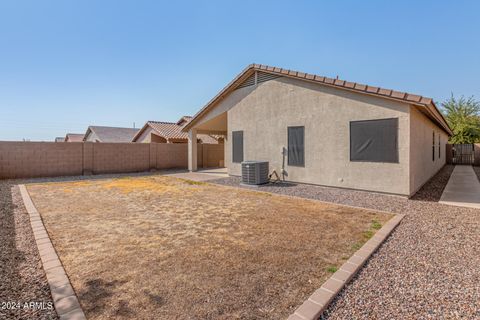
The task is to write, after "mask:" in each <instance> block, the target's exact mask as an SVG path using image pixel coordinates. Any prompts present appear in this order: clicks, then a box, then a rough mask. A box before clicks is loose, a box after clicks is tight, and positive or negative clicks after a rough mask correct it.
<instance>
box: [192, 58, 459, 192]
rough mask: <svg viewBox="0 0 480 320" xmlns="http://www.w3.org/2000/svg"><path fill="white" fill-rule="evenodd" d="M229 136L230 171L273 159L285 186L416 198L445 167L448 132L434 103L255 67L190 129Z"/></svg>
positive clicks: (210, 105)
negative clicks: (246, 162)
mask: <svg viewBox="0 0 480 320" xmlns="http://www.w3.org/2000/svg"><path fill="white" fill-rule="evenodd" d="M183 130H184V131H185V132H188V136H189V169H190V170H192V171H195V170H196V169H197V168H196V163H197V161H196V154H197V152H196V147H197V145H196V143H192V142H193V141H196V139H197V137H196V136H197V134H200V133H202V134H224V135H226V137H227V139H226V141H225V166H226V167H227V168H228V173H229V174H230V175H234V176H239V175H240V174H241V162H242V161H244V160H263V161H269V166H270V168H269V170H270V172H273V170H275V171H276V172H277V173H278V174H280V175H281V176H283V178H285V180H287V181H293V182H299V183H309V184H316V185H325V186H333V187H340V188H351V189H360V190H369V191H377V192H385V193H391V194H399V195H406V196H410V195H413V194H414V193H415V192H416V191H417V190H418V189H419V188H420V187H421V186H422V185H423V184H424V183H425V182H427V181H428V180H429V179H430V178H431V177H432V176H433V175H434V174H435V173H436V172H437V171H438V170H440V168H442V167H443V165H444V164H445V145H446V143H447V140H448V137H449V135H451V133H452V132H451V130H450V128H449V127H448V125H447V123H446V121H445V119H444V117H443V116H442V114H441V113H440V112H439V110H438V109H437V108H436V106H435V104H434V102H433V101H432V99H430V98H425V97H422V96H418V95H413V94H409V93H404V92H398V91H394V90H388V89H382V88H378V87H372V86H367V85H362V84H358V83H353V82H348V81H344V80H339V79H331V78H326V77H321V76H317V75H312V74H307V73H302V72H297V71H291V70H285V69H281V68H276V67H269V66H264V65H257V64H254V65H250V66H248V67H247V68H246V69H245V70H243V71H242V72H241V73H240V74H239V75H238V76H237V77H236V78H235V79H234V80H233V81H232V82H231V83H230V84H228V85H227V86H226V87H225V88H224V89H223V90H222V91H221V92H220V93H219V94H218V95H217V96H215V97H214V98H213V99H212V100H211V101H210V102H209V103H208V104H207V105H206V106H205V107H204V108H202V109H201V110H200V111H199V112H198V113H197V114H196V115H195V116H194V117H193V119H192V120H191V121H190V122H189V123H188V124H187V125H186V126H185V127H184V128H183Z"/></svg>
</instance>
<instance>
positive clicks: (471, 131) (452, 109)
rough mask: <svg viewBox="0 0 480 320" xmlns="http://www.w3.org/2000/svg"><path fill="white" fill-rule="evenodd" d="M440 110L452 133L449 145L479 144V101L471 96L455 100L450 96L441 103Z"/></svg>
mask: <svg viewBox="0 0 480 320" xmlns="http://www.w3.org/2000/svg"><path fill="white" fill-rule="evenodd" d="M442 109H443V112H444V114H445V119H446V120H447V122H448V125H449V126H450V128H451V129H452V131H453V135H452V136H451V137H450V140H449V142H450V143H476V142H480V116H479V115H480V101H477V100H475V99H474V98H473V96H472V97H469V98H465V97H464V96H461V97H460V98H459V99H456V98H455V97H454V96H453V94H452V96H451V97H450V99H447V100H445V101H444V102H443V103H442Z"/></svg>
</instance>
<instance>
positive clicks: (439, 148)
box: [438, 134, 442, 159]
mask: <svg viewBox="0 0 480 320" xmlns="http://www.w3.org/2000/svg"><path fill="white" fill-rule="evenodd" d="M440 139H441V138H440V134H438V159H440V152H441V150H442V147H441V143H440Z"/></svg>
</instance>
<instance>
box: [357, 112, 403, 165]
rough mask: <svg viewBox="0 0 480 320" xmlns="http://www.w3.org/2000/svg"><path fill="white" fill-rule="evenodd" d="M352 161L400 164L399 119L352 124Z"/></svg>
mask: <svg viewBox="0 0 480 320" xmlns="http://www.w3.org/2000/svg"><path fill="white" fill-rule="evenodd" d="M350 161H365V162H393V163H397V162H398V119H397V118H394V119H378V120H363V121H351V122H350Z"/></svg>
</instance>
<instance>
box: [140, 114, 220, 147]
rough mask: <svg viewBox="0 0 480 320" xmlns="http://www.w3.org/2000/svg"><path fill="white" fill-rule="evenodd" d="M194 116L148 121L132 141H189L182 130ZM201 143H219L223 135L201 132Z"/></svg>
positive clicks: (199, 140)
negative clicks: (175, 119)
mask: <svg viewBox="0 0 480 320" xmlns="http://www.w3.org/2000/svg"><path fill="white" fill-rule="evenodd" d="M191 119H192V117H189V116H183V117H181V118H180V119H179V120H178V121H177V122H164V121H148V122H147V123H145V125H144V126H143V127H142V128H141V129H140V131H138V132H137V134H136V135H135V136H134V137H133V139H132V142H145V143H148V142H157V143H188V134H187V133H186V132H183V131H182V128H183V127H184V126H185V124H187V123H188V122H189V121H190V120H191ZM197 141H198V142H200V143H209V144H217V143H219V141H220V142H221V143H222V142H223V137H220V136H211V135H208V134H199V135H198V136H197Z"/></svg>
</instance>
